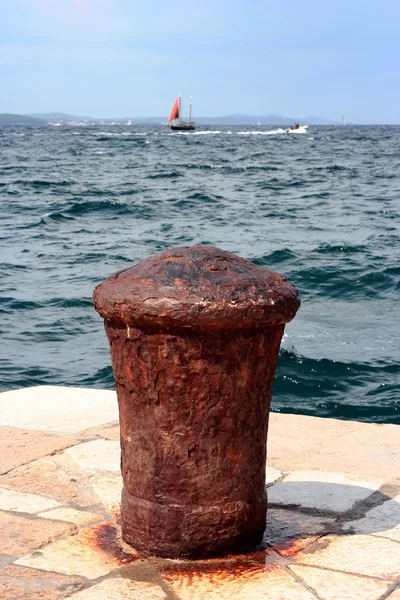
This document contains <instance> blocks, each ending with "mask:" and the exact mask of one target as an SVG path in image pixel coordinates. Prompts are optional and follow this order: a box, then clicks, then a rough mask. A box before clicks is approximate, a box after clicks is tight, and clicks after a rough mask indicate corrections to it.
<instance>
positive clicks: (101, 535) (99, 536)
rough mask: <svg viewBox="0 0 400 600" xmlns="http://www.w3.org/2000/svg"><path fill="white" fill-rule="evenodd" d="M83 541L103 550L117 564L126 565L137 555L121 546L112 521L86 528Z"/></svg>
mask: <svg viewBox="0 0 400 600" xmlns="http://www.w3.org/2000/svg"><path fill="white" fill-rule="evenodd" d="M85 542H86V543H87V544H90V545H91V546H92V547H94V548H96V549H98V550H100V551H101V552H104V554H106V555H107V556H108V557H109V558H112V559H114V561H115V562H116V563H117V564H119V565H126V564H129V563H131V562H133V561H134V560H137V556H134V555H133V554H128V553H127V552H125V551H124V550H123V549H122V548H121V545H120V543H119V541H118V531H117V528H116V527H115V525H114V524H113V523H103V524H102V525H98V526H97V527H92V528H90V530H87V531H86V532H85Z"/></svg>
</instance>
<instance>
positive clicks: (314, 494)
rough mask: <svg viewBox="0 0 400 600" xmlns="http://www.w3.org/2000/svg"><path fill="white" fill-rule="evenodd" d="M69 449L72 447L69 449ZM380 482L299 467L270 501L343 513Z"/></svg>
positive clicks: (274, 488)
mask: <svg viewBox="0 0 400 600" xmlns="http://www.w3.org/2000/svg"><path fill="white" fill-rule="evenodd" d="M67 452H69V450H67ZM379 485H380V484H379V483H378V482H371V481H364V480H356V479H350V478H348V477H346V475H343V474H341V473H326V472H322V471H296V472H294V473H291V474H290V475H288V476H287V477H285V479H284V480H283V481H281V482H279V483H276V484H274V485H273V486H272V487H270V488H269V489H268V499H269V502H270V504H281V505H282V504H283V505H296V506H301V507H303V508H312V509H317V510H329V511H333V512H336V513H343V512H345V511H347V510H350V509H351V508H352V507H353V506H354V504H355V503H356V502H359V501H360V500H365V499H366V498H368V496H370V495H371V494H372V493H373V492H374V491H376V490H377V489H378V488H379Z"/></svg>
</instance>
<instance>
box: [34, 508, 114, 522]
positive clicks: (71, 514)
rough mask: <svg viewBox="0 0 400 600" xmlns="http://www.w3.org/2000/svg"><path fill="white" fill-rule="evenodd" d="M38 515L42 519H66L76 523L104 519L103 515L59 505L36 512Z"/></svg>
mask: <svg viewBox="0 0 400 600" xmlns="http://www.w3.org/2000/svg"><path fill="white" fill-rule="evenodd" d="M38 516H39V517H42V519H52V520H53V521H67V522H69V523H75V524H76V525H88V524H89V523H99V522H101V521H104V516H103V515H101V514H94V513H91V512H86V511H84V510H75V509H74V508H69V507H68V506H66V507H65V506H61V508H56V509H54V510H48V511H46V512H43V513H38Z"/></svg>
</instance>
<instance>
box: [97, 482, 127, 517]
mask: <svg viewBox="0 0 400 600" xmlns="http://www.w3.org/2000/svg"><path fill="white" fill-rule="evenodd" d="M89 481H90V484H91V486H92V488H93V490H94V491H95V492H96V494H97V495H98V497H99V498H100V500H101V501H102V503H103V504H104V505H105V506H106V507H107V509H108V510H109V511H110V512H111V513H112V514H113V515H115V514H116V513H117V512H119V509H120V506H121V492H122V485H123V484H122V475H121V474H120V473H107V474H105V475H103V474H102V475H94V476H92V477H90V480H89Z"/></svg>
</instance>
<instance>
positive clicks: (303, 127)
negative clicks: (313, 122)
mask: <svg viewBox="0 0 400 600" xmlns="http://www.w3.org/2000/svg"><path fill="white" fill-rule="evenodd" d="M307 129H308V125H299V124H298V123H294V124H293V126H292V127H289V129H286V133H305V132H306V131H307Z"/></svg>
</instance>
